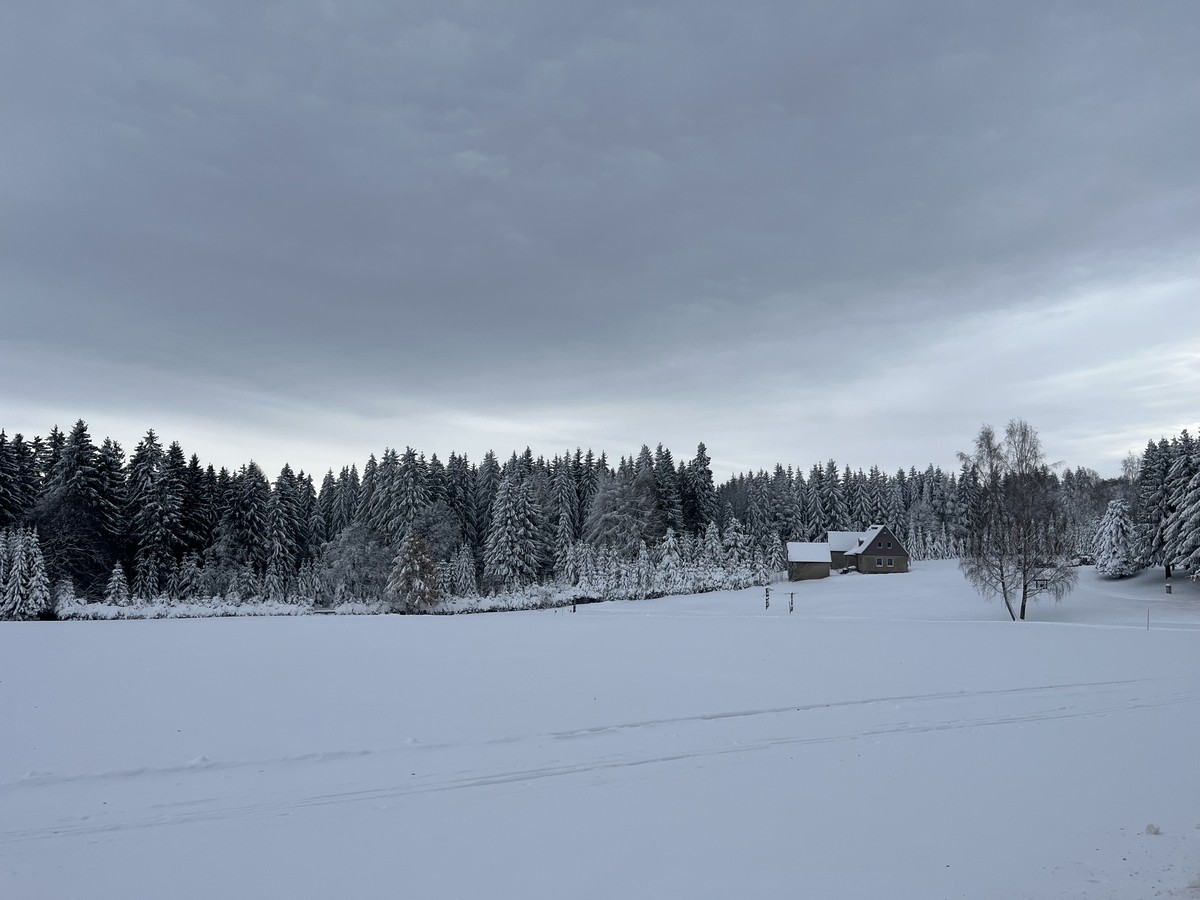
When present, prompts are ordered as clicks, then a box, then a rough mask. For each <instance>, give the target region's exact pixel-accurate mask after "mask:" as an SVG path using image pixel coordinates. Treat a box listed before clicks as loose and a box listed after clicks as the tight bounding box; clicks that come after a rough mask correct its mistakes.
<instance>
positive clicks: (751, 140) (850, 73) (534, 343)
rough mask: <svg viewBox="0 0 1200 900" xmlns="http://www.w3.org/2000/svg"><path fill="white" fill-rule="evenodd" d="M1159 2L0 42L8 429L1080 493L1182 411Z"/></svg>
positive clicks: (834, 7)
mask: <svg viewBox="0 0 1200 900" xmlns="http://www.w3.org/2000/svg"><path fill="white" fill-rule="evenodd" d="M1197 46H1200V11H1197V9H1196V8H1195V6H1194V4H1190V3H1186V2H1178V3H1173V2H1159V3H1148V4H1140V5H1138V6H1137V8H1134V7H1131V6H1129V5H1128V4H1125V3H1116V2H1113V3H1105V2H1086V3H1085V2H1078V3H1070V2H1068V3H1061V4H1053V5H1048V4H1046V5H1037V6H1031V7H1029V8H1027V9H1023V10H1021V11H1020V14H1018V12H1017V11H1016V10H1014V9H1011V8H1007V7H1003V6H994V5H984V4H973V3H945V2H917V3H908V4H903V5H897V4H887V3H877V4H876V3H867V4H853V5H848V4H843V3H833V2H830V3H821V2H811V3H765V4H758V5H757V6H755V7H754V9H753V11H751V12H747V11H746V10H743V9H739V8H736V7H734V6H730V5H729V4H719V3H710V2H707V0H704V2H688V3H683V2H680V3H663V4H656V5H655V6H654V7H653V8H652V9H647V8H645V7H644V5H642V4H624V3H619V2H618V3H611V2H610V3H602V4H601V3H581V4H561V3H553V2H535V0H529V2H518V3H513V4H502V5H496V4H480V3H474V2H458V3H453V2H438V3H433V2H429V3H420V2H418V3H408V4H403V5H401V7H396V5H395V4H385V3H376V2H355V3H350V2H340V0H337V2H335V0H325V2H319V3H290V2H289V3H275V4H271V3H263V4H249V5H247V4H242V3H234V2H206V3H192V2H162V3H157V4H144V3H141V2H132V0H128V2H116V3H111V4H104V5H103V8H101V7H100V6H97V5H95V4H87V3H76V2H63V3H44V4H15V5H14V7H10V8H9V9H7V10H6V11H5V12H4V13H2V14H0V101H2V105H3V108H4V109H5V136H4V138H3V139H0V147H3V152H4V158H5V162H6V164H5V165H4V166H3V167H0V311H2V312H3V323H4V325H3V328H2V329H0V378H2V379H3V383H4V384H5V385H6V388H5V392H4V394H5V402H4V404H3V406H4V407H5V409H6V413H5V414H4V415H3V416H2V417H0V418H2V419H3V424H4V425H6V426H7V427H9V428H10V429H16V428H23V429H24V430H26V431H30V432H31V431H45V430H46V429H47V428H48V427H49V424H51V423H53V422H55V421H57V422H60V423H61V424H64V425H65V424H67V422H68V420H71V419H73V418H74V417H76V416H80V415H82V416H83V417H85V418H87V419H89V421H92V422H93V427H94V430H95V431H96V432H98V433H109V432H113V433H115V434H117V436H121V437H123V438H124V439H125V440H126V441H127V442H132V441H134V440H136V436H137V435H138V434H139V433H140V432H141V431H143V430H144V429H145V428H146V427H148V426H150V425H154V426H155V427H157V428H158V429H159V430H160V431H162V432H163V433H164V434H166V436H167V437H169V438H171V437H178V438H179V439H180V440H182V441H183V442H184V443H185V447H187V448H188V449H189V450H190V449H195V450H197V451H199V452H201V454H202V456H204V457H205V458H207V459H213V460H214V461H217V462H223V463H225V464H228V465H236V464H237V463H239V462H241V461H243V460H244V459H246V458H248V457H249V456H250V455H254V456H256V457H257V458H259V459H260V460H263V461H265V462H266V463H267V464H268V465H271V464H274V465H276V466H277V465H278V464H281V463H282V461H283V459H284V458H288V459H290V460H291V461H292V463H293V465H304V466H305V467H307V468H315V469H317V470H319V471H323V470H324V469H325V468H327V467H329V466H334V467H335V468H336V467H337V466H339V465H341V464H343V463H345V462H348V461H350V460H352V459H361V458H362V457H364V456H365V454H366V453H367V452H369V451H371V450H376V451H377V450H378V449H379V448H381V447H382V446H384V445H396V444H399V445H404V444H413V445H414V446H419V447H422V448H424V449H426V450H427V451H437V452H439V453H440V454H441V455H443V456H444V455H445V454H446V453H447V452H448V451H449V450H451V449H456V450H459V451H460V452H462V451H466V452H468V453H469V454H470V455H471V456H472V457H473V458H478V456H479V455H480V454H481V453H482V451H483V450H484V449H486V448H488V447H494V448H495V449H497V450H498V451H499V452H501V453H507V452H508V451H509V450H511V449H513V448H514V447H523V446H525V445H526V444H531V445H533V446H534V448H535V450H536V451H538V452H544V453H553V452H556V451H558V450H561V449H564V448H566V447H574V446H576V445H579V444H582V445H584V446H587V445H592V446H594V447H596V448H597V449H599V448H601V447H604V448H606V449H608V450H609V451H610V453H613V454H619V453H622V452H629V451H632V450H636V448H637V446H638V445H640V444H641V443H643V442H648V443H651V444H653V443H656V442H658V441H663V442H664V443H667V444H668V445H669V446H671V447H672V448H673V449H675V451H676V453H677V455H690V452H691V450H692V449H693V448H694V445H695V443H696V442H697V441H699V440H704V441H705V442H706V443H707V444H708V445H709V447H710V449H711V451H712V453H713V455H714V459H715V462H716V464H717V465H718V466H719V467H721V468H722V469H723V470H724V471H726V472H728V471H732V470H734V469H739V468H746V467H758V466H764V465H770V464H773V463H774V462H775V461H784V462H795V463H798V464H802V465H807V464H809V463H810V462H812V461H813V460H815V459H818V458H825V457H828V456H830V455H833V456H836V457H837V458H838V459H839V460H840V461H845V462H850V463H851V464H852V465H855V466H857V465H863V466H868V465H870V464H872V463H875V462H878V463H880V464H881V465H885V466H888V467H889V468H894V467H895V466H898V465H901V464H903V465H905V466H907V465H909V464H914V463H915V464H918V465H920V464H923V463H924V462H926V461H930V460H932V461H934V462H939V463H943V464H949V463H951V462H952V459H953V452H954V450H956V449H958V448H960V447H964V446H966V445H967V444H968V443H969V441H970V438H971V436H972V435H973V433H974V431H975V430H976V429H977V427H978V425H979V423H980V422H982V421H985V420H986V421H994V422H996V423H997V424H1002V422H1003V421H1004V420H1006V419H1008V418H1010V417H1012V416H1021V417H1024V418H1027V419H1029V420H1030V421H1031V422H1033V423H1034V424H1035V426H1037V427H1038V428H1039V429H1040V430H1041V431H1042V433H1043V437H1044V438H1045V439H1046V443H1047V449H1048V452H1049V453H1050V455H1051V456H1054V457H1062V458H1066V459H1068V461H1069V462H1071V463H1073V464H1074V463H1077V464H1083V465H1090V466H1094V467H1096V468H1098V469H1101V470H1102V471H1107V472H1112V473H1115V470H1116V463H1117V460H1118V459H1119V458H1120V456H1122V455H1123V454H1124V452H1125V450H1126V449H1129V448H1130V447H1140V446H1141V445H1142V444H1144V441H1145V439H1146V438H1147V437H1150V436H1157V435H1159V434H1161V433H1170V432H1172V431H1177V430H1178V429H1179V428H1181V427H1183V426H1184V425H1187V424H1189V423H1191V424H1193V426H1194V424H1195V422H1196V416H1197V413H1196V407H1195V402H1194V398H1195V397H1196V396H1200V391H1198V390H1197V388H1200V356H1198V354H1197V351H1196V349H1195V348H1196V347H1197V346H1200V327H1198V326H1197V325H1196V321H1197V319H1196V315H1195V313H1194V311H1193V307H1194V306H1195V299H1196V297H1197V296H1198V290H1197V289H1198V288H1200V254H1197V250H1196V248H1197V247H1200V177H1198V176H1200V163H1197V160H1200V119H1197V117H1196V115H1195V112H1196V109H1197V107H1198V104H1200V63H1198V62H1197V59H1198V56H1197V54H1196V53H1195V47H1197Z"/></svg>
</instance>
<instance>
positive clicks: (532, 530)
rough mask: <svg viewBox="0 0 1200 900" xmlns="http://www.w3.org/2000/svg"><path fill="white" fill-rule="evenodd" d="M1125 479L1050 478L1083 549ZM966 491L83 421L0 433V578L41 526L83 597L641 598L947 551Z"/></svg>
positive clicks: (41, 538) (831, 471)
mask: <svg viewBox="0 0 1200 900" xmlns="http://www.w3.org/2000/svg"><path fill="white" fill-rule="evenodd" d="M1189 440H1190V439H1189ZM1155 446H1157V445H1155ZM1167 446H1168V448H1169V447H1170V446H1171V445H1170V444H1168V445H1167ZM1144 468H1146V469H1147V471H1149V470H1151V469H1153V466H1145V467H1144ZM1129 487H1130V486H1129V484H1127V482H1126V481H1123V480H1120V479H1113V480H1105V479H1101V478H1100V477H1099V476H1098V475H1096V473H1094V472H1091V471H1090V470H1086V469H1076V470H1074V471H1067V472H1065V473H1064V474H1063V475H1062V476H1061V478H1060V477H1059V476H1057V475H1055V476H1054V478H1053V489H1054V490H1055V491H1058V492H1060V494H1061V497H1062V500H1063V504H1064V508H1065V509H1067V510H1068V516H1067V519H1066V521H1067V523H1068V528H1069V529H1070V534H1071V540H1072V541H1073V542H1074V544H1075V545H1077V547H1078V549H1079V552H1080V553H1085V552H1087V551H1088V548H1089V547H1090V542H1091V538H1092V536H1093V535H1094V533H1095V530H1096V524H1097V522H1098V521H1099V519H1100V516H1101V514H1102V513H1103V511H1104V509H1105V507H1106V506H1107V503H1108V501H1109V500H1110V499H1112V498H1113V497H1114V496H1116V495H1118V494H1121V495H1124V494H1126V493H1128V491H1129ZM978 491H979V481H978V476H977V473H975V472H973V471H972V470H971V468H970V467H969V466H964V467H963V469H962V470H961V471H959V472H957V473H954V472H951V473H946V472H944V471H943V470H941V469H940V468H937V467H934V466H932V465H931V466H928V467H926V468H925V469H924V470H917V469H916V468H915V467H914V468H910V469H909V470H907V471H905V470H899V471H897V472H896V473H895V474H894V475H888V474H885V473H883V472H881V471H880V470H879V469H878V468H872V469H870V470H869V471H866V472H864V471H863V470H861V469H860V470H856V471H854V470H851V469H850V468H849V467H839V466H838V465H837V464H836V463H835V462H834V461H832V460H830V461H829V462H827V463H825V464H823V465H816V466H813V467H812V468H811V469H810V470H809V471H808V472H807V473H804V472H803V471H801V470H797V469H792V468H791V467H787V468H785V467H784V466H782V465H778V466H776V467H775V468H774V469H773V470H772V471H771V472H765V471H760V472H757V473H747V474H742V475H738V476H736V477H734V478H732V479H730V480H729V481H728V482H726V483H724V484H721V485H716V484H715V483H714V478H713V474H712V470H711V466H710V459H709V457H708V454H707V450H706V448H705V446H704V445H703V444H701V445H700V446H699V447H698V448H697V452H696V454H695V456H693V457H692V458H691V459H689V460H686V461H679V462H676V460H675V459H674V458H673V456H672V454H671V451H670V450H668V449H666V448H664V447H662V446H661V445H660V446H659V447H657V448H656V449H655V450H653V451H651V450H650V449H649V447H647V446H643V447H642V448H641V449H640V451H639V452H638V453H636V454H633V455H630V456H623V457H621V458H620V459H619V461H618V462H617V463H616V464H615V465H614V464H611V463H610V462H609V460H608V458H607V456H606V455H605V454H603V453H602V454H600V455H599V456H596V455H594V454H593V453H592V452H591V451H590V450H589V451H587V452H583V451H581V450H576V451H574V452H573V453H567V454H563V455H561V456H556V457H554V458H552V459H549V460H547V459H545V458H543V457H536V458H535V457H534V456H533V454H532V453H531V452H530V451H529V450H528V449H527V450H526V451H525V452H524V453H523V454H516V453H514V454H513V455H512V456H511V457H510V458H509V459H508V460H507V461H506V462H503V463H501V462H500V461H499V459H498V458H497V457H496V455H495V454H494V453H491V452H489V453H488V454H486V455H485V456H484V458H483V459H482V460H480V461H479V462H478V463H473V462H471V461H469V460H468V459H467V458H466V457H465V456H460V455H457V454H454V453H452V454H450V456H449V458H448V459H447V460H446V461H445V462H442V461H441V460H439V459H438V457H437V456H436V455H433V456H430V457H428V458H426V457H425V455H424V454H421V453H418V452H417V451H415V450H414V449H412V448H407V449H406V450H404V451H403V452H400V451H398V450H394V449H386V450H384V451H383V453H382V454H381V455H380V456H379V457H375V456H374V455H372V456H371V457H370V458H369V459H368V460H367V461H366V463H365V465H364V466H363V467H362V469H361V470H360V469H359V468H358V467H357V465H350V466H345V467H343V468H342V469H341V470H340V472H339V473H338V474H336V475H335V474H334V472H333V471H329V472H327V473H326V474H325V475H324V477H323V478H322V479H321V481H320V483H319V484H318V483H317V482H316V481H315V479H314V478H313V476H312V475H311V474H306V473H305V472H303V471H301V472H293V470H292V469H291V468H290V466H287V465H285V466H284V467H283V468H282V470H281V471H280V472H279V473H278V475H276V476H275V478H274V479H273V480H272V479H269V478H268V477H267V475H266V474H265V473H264V472H263V471H262V469H261V468H260V467H259V466H258V465H257V464H255V463H254V462H249V463H247V464H246V465H244V466H242V467H241V468H240V469H238V470H237V471H233V472H231V471H229V470H227V469H224V468H222V469H219V470H218V469H215V468H214V467H213V466H211V465H207V466H206V465H204V464H203V463H202V462H201V461H200V460H199V458H198V457H197V456H196V455H194V454H193V455H191V456H188V455H187V454H186V453H185V451H184V450H183V448H182V447H181V446H180V445H179V444H178V442H173V443H170V444H169V445H166V446H164V444H163V442H162V441H161V440H160V438H159V437H158V435H157V434H156V433H155V432H154V431H153V430H151V431H149V432H147V434H146V435H145V437H144V438H143V439H142V440H141V441H140V442H139V443H138V445H137V447H136V448H135V449H134V451H133V453H132V454H131V455H129V457H128V458H126V456H125V453H124V451H123V449H122V447H121V446H120V444H119V443H117V442H116V441H114V440H112V439H109V438H106V439H105V440H103V441H102V442H101V443H100V444H99V445H98V446H97V445H96V443H95V442H94V441H93V440H92V438H91V436H90V434H89V431H88V426H87V424H86V423H85V422H83V421H82V420H81V421H79V422H77V423H76V424H75V425H74V427H73V428H72V429H71V430H70V431H69V432H67V433H64V432H62V431H60V430H59V429H58V428H54V429H52V430H51V432H50V433H49V435H48V437H46V438H41V437H35V438H33V439H32V440H26V439H25V438H24V437H23V436H22V435H19V434H18V435H14V436H13V437H12V438H11V439H9V438H8V437H7V436H6V434H5V433H4V432H0V530H3V531H5V532H6V533H7V537H6V539H5V541H4V544H3V547H5V548H7V549H6V550H5V551H4V553H3V558H0V566H5V567H6V569H7V570H6V571H0V586H5V585H7V584H8V582H12V581H13V580H14V579H13V578H12V577H11V576H12V572H13V571H14V570H13V568H12V565H11V561H12V559H13V558H14V553H15V551H14V550H13V549H12V548H14V547H16V546H17V545H18V544H20V545H21V546H22V547H23V546H24V545H26V544H28V543H30V542H35V543H37V544H38V548H39V550H38V552H39V553H40V555H41V557H42V558H43V559H44V568H45V572H46V578H47V580H48V581H49V582H50V583H51V584H52V585H54V586H55V587H54V590H55V591H69V592H71V593H72V594H75V595H78V596H79V597H81V598H84V599H86V600H91V601H99V600H103V599H108V600H110V601H116V602H121V601H122V598H127V599H125V600H124V602H132V601H136V600H138V599H142V600H147V599H151V598H157V597H167V598H175V599H179V600H187V599H190V598H195V597H230V596H232V597H234V598H240V599H242V600H245V599H249V598H262V599H265V600H271V601H287V600H288V599H289V598H293V599H295V598H304V599H307V600H308V601H309V602H315V603H317V604H323V605H326V604H333V603H344V602H351V601H369V602H377V601H379V600H381V599H384V598H388V599H390V601H391V602H392V603H393V605H394V606H395V607H396V608H399V609H406V610H414V611H420V610H425V609H429V608H431V607H432V605H433V604H434V603H435V602H436V601H437V599H438V598H439V597H441V596H446V595H454V596H468V595H470V594H472V593H476V592H481V593H487V594H491V593H496V592H504V591H516V590H521V589H524V588H527V587H528V586H530V585H548V584H559V585H569V586H572V587H574V588H576V589H577V590H586V591H589V592H591V593H592V594H593V595H594V596H614V595H621V594H624V595H629V596H653V595H655V594H659V593H673V592H682V591H685V590H687V591H690V590H704V589H714V588H719V587H731V586H744V585H748V584H752V583H755V582H760V583H761V582H764V581H765V580H766V579H768V578H769V577H770V573H772V572H778V571H781V570H782V569H783V568H784V565H785V549H784V548H785V543H786V542H787V541H789V540H816V539H819V538H820V537H821V536H822V535H823V533H824V532H825V531H826V530H862V529H865V528H866V527H868V526H869V525H870V524H872V523H873V522H883V523H886V524H888V525H890V526H891V527H892V528H893V530H894V531H895V532H896V533H897V534H899V535H901V536H905V537H906V538H907V543H908V545H909V549H910V552H911V553H912V554H913V556H914V558H916V559H922V558H945V557H955V556H958V555H959V553H960V551H961V547H962V545H963V541H964V539H965V537H966V533H967V528H968V522H969V514H968V513H969V510H970V509H971V505H972V503H973V502H974V500H973V498H974V497H975V495H976V494H977V493H978ZM32 552H33V551H30V552H29V553H24V551H22V556H23V558H32ZM6 560H7V562H6ZM23 564H24V563H23ZM668 570H669V571H668ZM25 580H26V581H28V576H27V577H26V579H25ZM27 608H28V603H27V604H26V609H27ZM3 614H4V609H3V608H0V615H3ZM24 614H27V613H24ZM8 615H10V616H13V615H15V613H14V612H13V610H12V609H11V608H10V609H9V610H8Z"/></svg>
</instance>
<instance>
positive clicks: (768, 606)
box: [763, 588, 771, 609]
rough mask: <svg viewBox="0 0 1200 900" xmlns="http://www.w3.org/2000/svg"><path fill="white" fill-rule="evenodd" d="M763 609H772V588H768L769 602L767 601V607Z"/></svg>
mask: <svg viewBox="0 0 1200 900" xmlns="http://www.w3.org/2000/svg"><path fill="white" fill-rule="evenodd" d="M763 608H764V609H770V608H771V589H770V588H767V600H766V606H765V607H763Z"/></svg>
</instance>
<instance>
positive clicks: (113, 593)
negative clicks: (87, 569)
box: [104, 563, 130, 606]
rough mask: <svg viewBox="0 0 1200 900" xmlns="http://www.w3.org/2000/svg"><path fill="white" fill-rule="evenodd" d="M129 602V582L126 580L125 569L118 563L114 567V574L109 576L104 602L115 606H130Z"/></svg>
mask: <svg viewBox="0 0 1200 900" xmlns="http://www.w3.org/2000/svg"><path fill="white" fill-rule="evenodd" d="M129 601H130V593H129V582H128V580H127V579H126V578H125V569H124V567H123V566H122V565H121V564H120V563H117V564H116V565H115V566H113V570H112V574H111V575H109V576H108V584H107V585H106V586H105V588H104V602H105V603H111V604H112V605H113V606H128V605H129Z"/></svg>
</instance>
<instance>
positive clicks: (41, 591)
mask: <svg viewBox="0 0 1200 900" xmlns="http://www.w3.org/2000/svg"><path fill="white" fill-rule="evenodd" d="M25 537H26V540H27V541H28V545H27V546H26V552H27V553H28V554H29V595H28V598H27V599H26V606H25V610H24V613H23V615H19V616H18V617H17V618H26V619H40V618H43V617H44V616H46V615H47V614H48V613H49V612H50V611H51V610H53V609H54V598H53V596H52V595H51V593H50V579H49V578H48V577H47V575H46V561H45V559H44V558H43V557H42V546H41V542H40V541H39V540H38V533H37V531H27V532H26V535H25Z"/></svg>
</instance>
